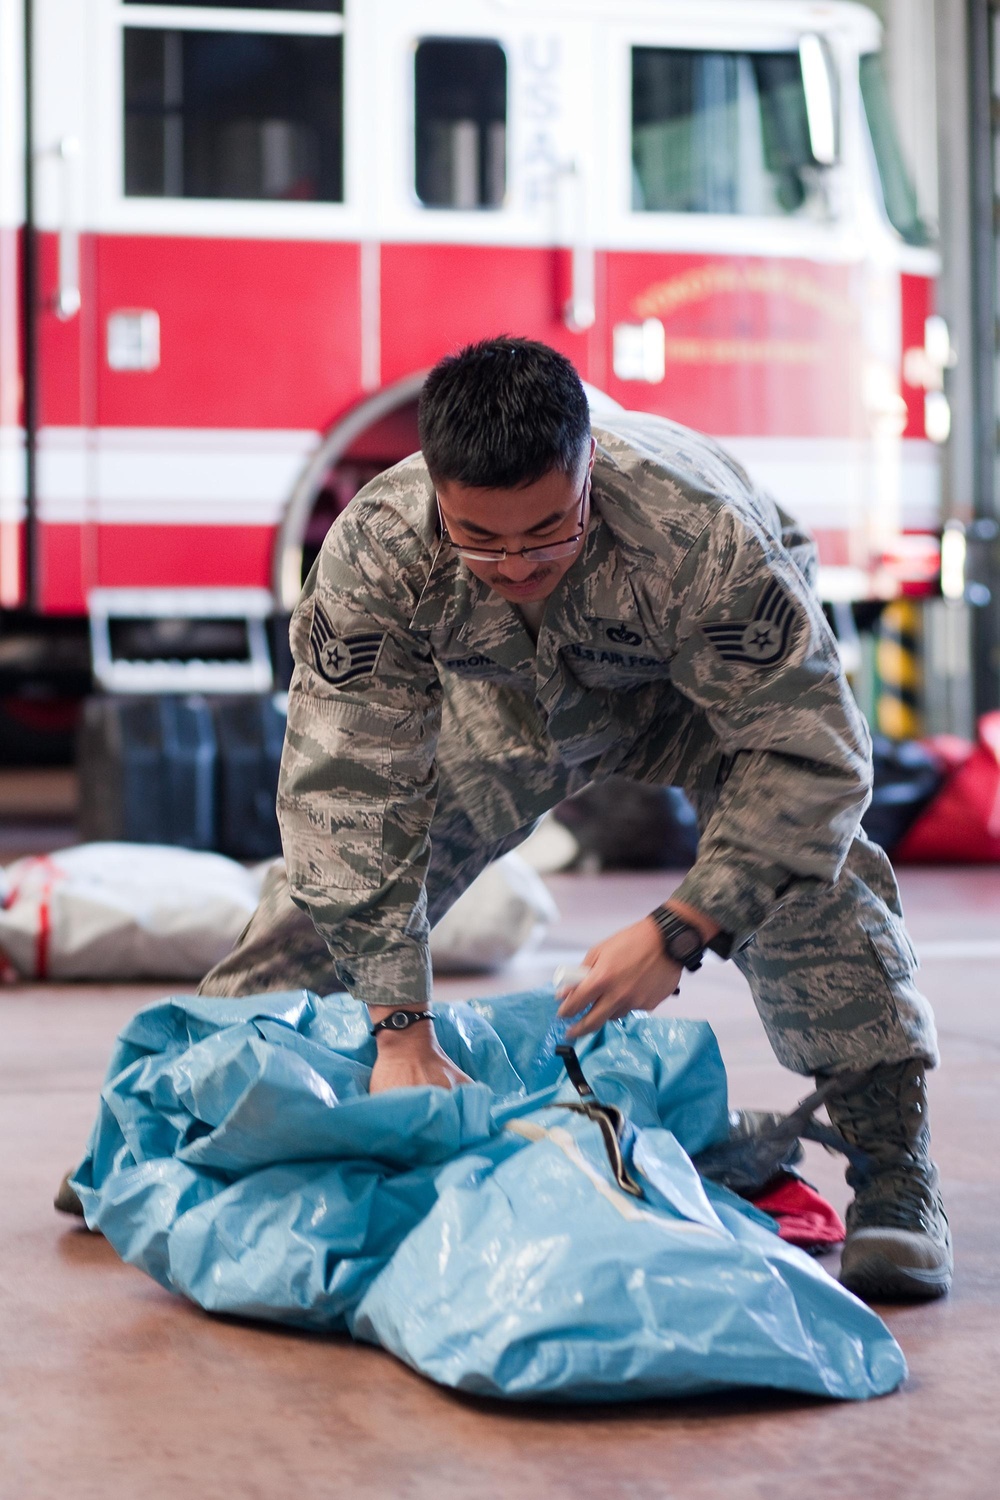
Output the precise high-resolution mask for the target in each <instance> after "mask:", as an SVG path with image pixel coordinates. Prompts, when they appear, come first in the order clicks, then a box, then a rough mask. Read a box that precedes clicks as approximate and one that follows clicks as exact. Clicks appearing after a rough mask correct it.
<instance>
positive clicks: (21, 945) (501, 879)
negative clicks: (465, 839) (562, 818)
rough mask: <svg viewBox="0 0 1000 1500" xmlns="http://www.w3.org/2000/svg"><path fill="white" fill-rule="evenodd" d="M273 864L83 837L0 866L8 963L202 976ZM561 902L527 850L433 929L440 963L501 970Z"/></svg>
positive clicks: (58, 970) (38, 971)
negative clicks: (69, 844) (249, 866)
mask: <svg viewBox="0 0 1000 1500" xmlns="http://www.w3.org/2000/svg"><path fill="white" fill-rule="evenodd" d="M267 868H268V866H267V865H266V864H265V865H258V866H255V867H254V868H253V869H249V870H248V869H245V868H244V867H243V865H240V864H237V862H236V861H235V860H232V859H226V858H225V857H224V856H223V855H221V854H202V853H197V852H195V851H194V850H191V849H177V848H174V847H171V846H167V845H161V844H115V843H100V844H77V845H75V846H74V847H73V848H70V849H61V850H59V851H58V852H57V853H56V854H46V855H40V856H38V857H37V858H29V859H21V860H18V862H17V863H16V864H13V865H10V866H8V868H7V869H6V870H0V972H2V971H5V972H6V977H7V978H8V979H11V980H17V979H64V980H68V979H73V980H84V979H91V980H110V981H115V980H118V981H122V980H130V979H133V980H134V979H176V980H180V979H193V980H198V979H201V978H202V976H203V975H204V974H206V973H207V972H208V970H209V969H210V968H212V966H213V965H214V964H216V963H218V961H219V959H220V958H223V957H224V956H225V955H226V954H227V953H228V952H229V950H230V949H231V948H232V946H233V944H234V943H235V941H236V939H237V938H238V937H239V935H240V933H241V932H242V931H243V928H244V927H245V926H246V924H247V922H249V920H250V918H251V916H252V915H253V912H254V909H255V907H256V905H257V900H258V897H259V895H260V889H261V884H262V881H263V876H264V873H265V872H266V870H267ZM558 916H559V912H558V909H557V907H556V905H555V902H554V901H553V900H552V897H551V896H550V895H549V893H548V891H547V890H546V888H545V885H544V884H543V882H542V880H541V879H540V878H539V876H538V875H536V873H535V871H534V870H532V869H531V868H530V866H529V865H527V864H526V863H525V861H524V860H522V859H521V858H520V857H519V856H518V855H517V854H507V855H505V856H504V857H503V858H502V859H499V860H497V861H496V863H495V864H493V865H490V866H489V868H488V869H486V870H484V872H483V873H482V875H480V876H479V878H478V880H476V881H474V882H473V884H472V885H471V886H470V887H469V889H468V890H467V891H465V892H464V894H463V895H462V896H460V897H459V899H458V901H456V903H455V905H454V906H453V907H452V908H451V910H450V911H449V912H447V913H446V915H445V916H444V917H443V918H442V920H441V921H440V922H439V923H438V924H437V926H436V927H435V928H434V931H433V932H432V934H431V957H432V959H433V962H434V967H435V969H436V970H437V971H438V972H439V973H456V972H460V971H469V970H490V969H498V968H501V967H502V966H503V965H504V964H505V963H507V962H508V960H509V959H511V958H513V957H514V955H515V954H517V953H520V952H522V951H523V950H524V949H526V948H530V947H532V946H534V945H535V944H536V943H538V942H539V941H540V940H541V938H542V936H543V935H544V933H545V931H546V930H547V928H548V926H549V924H550V923H552V922H554V921H555V920H556V919H557V918H558Z"/></svg>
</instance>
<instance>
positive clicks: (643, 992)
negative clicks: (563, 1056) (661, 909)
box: [559, 917, 683, 1041]
mask: <svg viewBox="0 0 1000 1500" xmlns="http://www.w3.org/2000/svg"><path fill="white" fill-rule="evenodd" d="M583 961H584V963H585V964H586V965H587V967H588V968H589V969H590V973H589V974H588V975H587V977H586V979H583V980H581V982H580V983H579V984H577V985H574V986H573V988H572V989H571V990H569V991H568V992H567V994H566V998H565V999H564V1000H563V1002H562V1004H561V1005H560V1007H559V1014H560V1016H562V1017H563V1019H564V1020H568V1019H569V1018H570V1017H571V1016H578V1015H579V1014H580V1012H581V1011H582V1010H586V1008H587V1006H588V1005H589V1006H591V1009H590V1010H589V1011H587V1014H586V1015H585V1016H584V1017H583V1018H582V1020H579V1021H577V1023H576V1025H575V1026H571V1027H570V1029H569V1031H567V1033H566V1037H567V1040H568V1041H572V1040H574V1039H575V1038H576V1037H578V1036H586V1035H587V1034H588V1033H589V1032H592V1031H598V1030H599V1029H600V1028H601V1027H602V1026H603V1025H604V1023H605V1021H615V1020H618V1018H619V1017H621V1016H626V1015H628V1013H629V1011H630V1010H655V1009H656V1007H657V1006H658V1005H659V1003H660V1001H661V1000H665V999H666V998H667V996H668V995H672V994H673V993H674V991H675V990H676V988H677V986H678V984H679V983H680V978H681V973H682V972H683V971H682V969H681V966H680V964H678V963H674V962H673V960H672V959H669V958H667V956H666V954H665V953H664V951H663V943H662V942H661V940H660V929H659V928H658V927H657V925H656V923H655V922H654V921H653V919H652V917H643V919H642V921H641V922H636V923H634V924H633V925H632V926H631V927H623V928H622V930H621V932H616V933H614V934H613V935H612V936H611V937H609V938H605V939H604V942H603V943H597V944H596V946H595V947H593V948H591V950H590V952H589V953H588V954H587V956H586V957H585V959H584V960H583Z"/></svg>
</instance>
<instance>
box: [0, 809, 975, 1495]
mask: <svg viewBox="0 0 1000 1500" xmlns="http://www.w3.org/2000/svg"><path fill="white" fill-rule="evenodd" d="M9 832H11V833H12V831H11V830H9ZM19 838H20V835H19V834H18V835H13V834H12V836H10V837H9V838H8V839H7V840H0V845H2V844H6V847H5V848H4V850H3V856H4V857H5V858H8V859H9V858H11V857H13V852H14V847H15V845H17V846H18V848H20V847H27V846H26V845H25V842H24V840H23V839H20V843H19ZM46 841H47V842H49V846H50V847H51V840H46ZM673 883H674V880H673V877H670V876H663V875H658V876H645V875H644V876H636V875H631V876H626V875H622V876H603V877H584V876H562V877H557V878H555V879H554V880H553V881H552V888H553V891H554V893H555V895H556V898H557V900H558V902H559V905H560V908H561V910H562V914H563V915H562V920H561V922H560V923H559V925H558V927H557V929H556V930H555V931H554V932H553V933H552V934H551V936H550V939H549V942H548V944H547V947H546V949H545V950H544V951H543V952H542V953H540V954H538V955H535V956H534V957H532V958H531V959H528V960H524V961H522V962H520V963H519V964H518V965H517V966H516V967H515V968H513V969H512V970H511V971H508V973H507V974H505V975H503V976H497V977H494V978H492V979H490V980H488V981H480V980H473V979H470V980H468V981H461V980H449V981H447V982H445V983H442V984H440V985H439V987H438V993H439V995H440V996H441V997H442V998H454V997H460V996H465V995H472V994H475V993H484V992H487V991H492V992H497V991H503V990H509V989H518V988H521V987H523V986H524V985H525V984H526V983H530V982H533V981H534V980H536V979H548V978H549V977H550V976H551V973H552V968H553V965H554V963H555V962H556V961H558V960H560V959H562V958H563V957H564V956H568V955H569V954H572V955H573V956H578V955H579V954H580V953H581V952H582V951H583V949H584V948H585V947H587V946H589V944H590V943H591V942H593V941H595V940H596V938H597V937H598V936H600V935H602V934H606V933H608V932H611V931H613V930H614V929H615V928H617V927H618V926H621V925H623V924H624V923H626V922H628V921H630V920H634V918H635V916H636V915H637V914H639V913H642V912H644V911H647V910H649V909H650V908H651V907H652V906H653V905H654V904H655V903H656V902H657V901H659V900H662V899H663V897H664V895H666V894H667V893H668V891H669V889H670V888H671V886H672V884H673ZM902 883H903V888H904V896H905V899H906V903H907V909H908V915H909V918H910V923H911V928H912V931H913V933H914V936H915V938H916V941H917V945H918V947H919V948H920V949H921V950H922V956H923V960H924V975H923V977H924V984H925V988H926V990H927V992H928V993H929V995H930V996H931V998H932V1000H933V1001H934V1002H935V1004H936V1007H937V1011H938V1018H939V1023H940V1028H941V1035H942V1045H943V1052H944V1067H943V1068H942V1070H941V1072H940V1074H938V1075H937V1076H936V1077H935V1079H934V1082H933V1093H932V1101H933V1120H934V1131H935V1144H936V1155H937V1157H938V1160H939V1162H940V1163H941V1166H942V1169H943V1174H944V1180H945V1185H946V1191H947V1197H948V1204H949V1208H950V1211H951V1214H952V1220H953V1225H954V1229H955V1241H956V1253H957V1276H956V1286H955V1290H954V1293H953V1295H952V1296H951V1297H950V1298H949V1299H948V1300H947V1301H945V1302H941V1303H935V1304H931V1305H929V1306H924V1307H914V1308H907V1309H897V1310H894V1311H890V1312H889V1313H888V1315H887V1318H888V1322H889V1324H890V1326H891V1327H892V1329H893V1332H894V1333H895V1335H896V1337H897V1338H898V1339H899V1341H900V1343H901V1344H902V1346H903V1348H904V1350H905V1352H906V1356H907V1359H908V1360H909V1363H910V1368H911V1372H912V1373H911V1377H910V1380H909V1382H908V1384H907V1385H906V1387H905V1389H903V1390H902V1391H901V1392H900V1393H898V1394H896V1395H893V1396H891V1397H888V1398H886V1399H884V1400H881V1401H877V1402H873V1403H870V1404H868V1405H865V1406H849V1405H834V1404H830V1403H823V1402H819V1401H815V1400H808V1399H796V1398H784V1397H770V1396H767V1395H760V1394H755V1395H751V1396H745V1395H740V1394H735V1395H732V1396H728V1397H725V1398H714V1399H700V1400H691V1401H685V1402H680V1403H676V1402H675V1403H658V1404H650V1403H646V1404H643V1405H641V1406H625V1407H620V1408H618V1407H616V1408H612V1407H604V1408H597V1409H574V1408H569V1407H563V1408H556V1409H551V1408H550V1409H531V1408H510V1407H500V1406H493V1405H489V1404H487V1403H484V1402H477V1401H472V1400H468V1399H463V1398H459V1397H456V1396H453V1395H450V1394H447V1393H445V1392H443V1391H441V1390H438V1389H437V1388H436V1387H434V1386H432V1385H430V1384H429V1383H427V1382H426V1381H424V1380H422V1379H420V1378H419V1377H418V1376H416V1375H414V1374H412V1373H410V1372H409V1371H408V1370H406V1369H404V1368H402V1367H401V1366H400V1365H398V1364H397V1363H396V1362H395V1361H394V1360H393V1359H392V1358H390V1357H389V1356H388V1355H385V1354H382V1353H381V1352H379V1351H377V1350H373V1349H370V1348H362V1347H354V1346H352V1345H351V1344H350V1343H349V1342H348V1341H347V1340H345V1339H337V1338H319V1337H313V1336H306V1335H300V1334H296V1333H291V1332H282V1331H277V1330H275V1329H273V1328H269V1327H257V1326H255V1325H251V1324H246V1323H237V1322H226V1321H223V1320H221V1319H213V1318H210V1317H208V1316H206V1315H205V1314H204V1313H202V1312H200V1311H198V1310H197V1309H196V1308H194V1307H192V1306H190V1305H188V1304H186V1303H184V1302H181V1301H179V1300H177V1299H175V1298H173V1297H171V1296H170V1295H168V1294H167V1293H166V1292H164V1291H162V1290H161V1289H160V1288H159V1287H158V1286H156V1285H155V1284H154V1283H153V1282H151V1281H150V1280H148V1279H147V1278H146V1277H145V1276H143V1275H142V1274H141V1273H140V1272H138V1271H136V1270H133V1269H131V1268H130V1267H127V1266H124V1265H122V1264H121V1263H120V1262H119V1261H118V1260H117V1258H116V1257H115V1255H114V1253H113V1252H112V1251H111V1250H110V1248H109V1247H108V1245H107V1244H106V1243H105V1242H104V1240H102V1239H101V1238H99V1237H94V1236H91V1235H89V1234H87V1233H86V1232H84V1231H82V1230H80V1229H79V1228H77V1227H75V1225H74V1223H73V1222H72V1221H70V1220H68V1219H66V1218H63V1217H61V1216H59V1215H57V1214H55V1213H54V1212H53V1210H52V1209H51V1207H50V1200H51V1196H52V1191H53V1189H54V1187H55V1186H56V1184H57V1183H58V1181H59V1178H60V1176H61V1174H62V1172H63V1171H64V1170H65V1168H66V1167H67V1166H69V1165H70V1164H71V1163H72V1162H74V1161H75V1160H76V1159H77V1157H78V1156H79V1153H80V1148H81V1145H82V1143H83V1141H84V1138H85V1135H86V1132H87V1129H88V1127H89V1124H90V1121H91V1117H92V1115H93V1112H94V1106H95V1099H96V1094H97V1089H98V1086H99V1084H100V1080H101V1077H102V1074H103V1070H104V1065H105V1062H106V1059H107V1055H108V1051H109V1048H110V1045H111V1042H112V1038H113V1036H114V1034H115V1032H116V1030H117V1029H118V1028H119V1026H121V1024H122V1023H123V1022H124V1021H125V1019H126V1018H127V1017H128V1016H129V1015H130V1014H131V1013H132V1012H133V1010H135V1009H136V1008H137V1007H138V1006H140V1005H142V1004H144V1003H145V1002H147V1001H149V1000H152V999H154V998H156V997H158V996H160V995H161V994H163V993H165V987H164V986H162V985H157V986H136V985H122V986H117V987H106V986H101V987H97V986H89V985H73V986H69V985H64V986H56V985H50V986H36V985H25V986H20V987H13V988H9V989H7V990H5V991H3V992H0V1007H2V1013H3V1030H4V1039H5V1046H4V1047H3V1050H2V1056H0V1138H2V1139H3V1140H4V1142H5V1146H6V1149H5V1150H4V1151H3V1153H2V1156H0V1174H2V1176H0V1203H2V1205H3V1226H2V1230H0V1234H2V1237H3V1238H2V1247H3V1248H2V1254H0V1330H2V1332H0V1341H2V1344H0V1347H2V1355H0V1434H2V1439H0V1442H2V1447H0V1452H2V1454H3V1462H2V1465H0V1497H2V1500H49V1497H55V1496H59V1497H61V1500H65V1497H71V1500H90V1497H95V1500H96V1497H100V1500H126V1497H128V1500H133V1497H135V1496H142V1497H144V1500H161V1497H163V1500H166V1497H168V1496H169V1497H170V1500H223V1497H224V1500H232V1497H233V1496H234V1495H236V1496H241V1497H260V1500H278V1497H280V1500H285V1497H290V1500H313V1497H316V1500H319V1497H323V1500H341V1497H343V1500H355V1497H359V1496H366V1497H367V1496H371V1497H382V1496H385V1497H392V1500H471V1497H474V1496H475V1497H480V1496H483V1497H487V1500H525V1497H531V1500H618V1497H623V1500H720V1497H726V1500H729V1497H734V1500H735V1497H740V1500H743V1497H746V1500H765V1497H766V1500H792V1497H795V1500H800V1497H803V1496H810V1495H824V1496H830V1497H835V1500H854V1497H860V1496H862V1495H863V1496H865V1497H868V1500H881V1497H890V1496H892V1497H895V1496H907V1497H912V1500H924V1497H927V1500H930V1497H939V1496H940V1497H944V1496H948V1497H961V1500H980V1497H981V1500H987V1497H989V1500H995V1497H996V1496H997V1495H998V1494H1000V1478H998V1473H1000V1420H998V1412H1000V1361H998V1355H997V1350H998V1348H1000V1272H998V1268H997V1239H998V1227H1000V1215H998V1212H997V1197H998V1194H1000V1167H998V1161H997V1141H998V1139H1000V1088H998V1084H1000V1007H998V1005H997V999H998V996H1000V984H998V982H997V970H998V967H1000V870H990V871H972V870H961V871H954V872H932V871H910V872H905V871H904V872H903V876H902ZM675 1003H677V1004H678V1005H679V1008H680V1009H681V1010H682V1011H683V1012H684V1013H685V1014H688V1015H698V1016H707V1017H708V1018H709V1019H710V1020H711V1022H712V1023H713V1025H714V1026H715V1027H716V1029H717V1032H718V1034H719V1037H720V1039H721V1042H722V1045H723V1050H724V1053H725V1056H726V1059H727V1063H728V1066H729V1069H730V1078H731V1095H732V1098H733V1100H734V1101H735V1102H736V1103H740V1104H747V1105H761V1106H772V1107H777V1106H781V1105H787V1104H791V1103H792V1102H793V1101H794V1100H795V1099H796V1098H797V1097H799V1096H800V1095H801V1094H802V1093H804V1092H805V1084H804V1082H803V1080H800V1079H796V1078H794V1077H792V1076H791V1075H789V1074H787V1073H783V1072H782V1071H781V1070H780V1069H779V1068H778V1066H777V1064H776V1063H775V1062H774V1060H773V1058H772V1057H771V1055H770V1052H769V1049H768V1046H767V1043H766V1041H765V1039H764V1036H763V1033H762V1031H761V1028H760V1026H759V1023H758V1022H757V1019H756V1016H755V1013H754V1011H753V1007H752V1005H751V1002H750V999H749V996H748V994H747V992H746V987H745V985H744V983H743V981H742V980H741V978H740V977H739V975H738V974H737V973H736V972H735V971H734V970H733V969H732V968H731V966H726V965H723V964H721V963H717V962H713V963H712V964H711V965H710V966H706V968H705V970H703V971H702V973H701V974H700V975H698V976H696V977H695V978H693V979H692V980H689V981H688V982H687V983H686V984H685V994H684V997H683V1003H681V1002H675ZM809 1151H810V1156H809V1159H808V1169H809V1171H810V1173H811V1175H812V1177H813V1180H814V1181H816V1182H817V1184H818V1185H819V1186H820V1187H821V1188H822V1189H823V1190H824V1191H826V1192H827V1193H828V1195H829V1196H830V1197H831V1198H832V1199H833V1200H834V1201H835V1202H836V1203H837V1204H838V1206H839V1207H841V1208H843V1206H844V1202H845V1196H846V1194H845V1189H844V1186H843V1183H842V1181H840V1180H839V1178H840V1173H839V1168H838V1166H837V1164H836V1163H835V1162H834V1161H833V1160H832V1159H830V1158H827V1157H826V1156H825V1155H824V1154H823V1153H822V1152H819V1151H817V1149H816V1148H814V1147H810V1148H809ZM828 1264H831V1265H832V1266H833V1268H835V1265H834V1263H829V1262H828Z"/></svg>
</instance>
